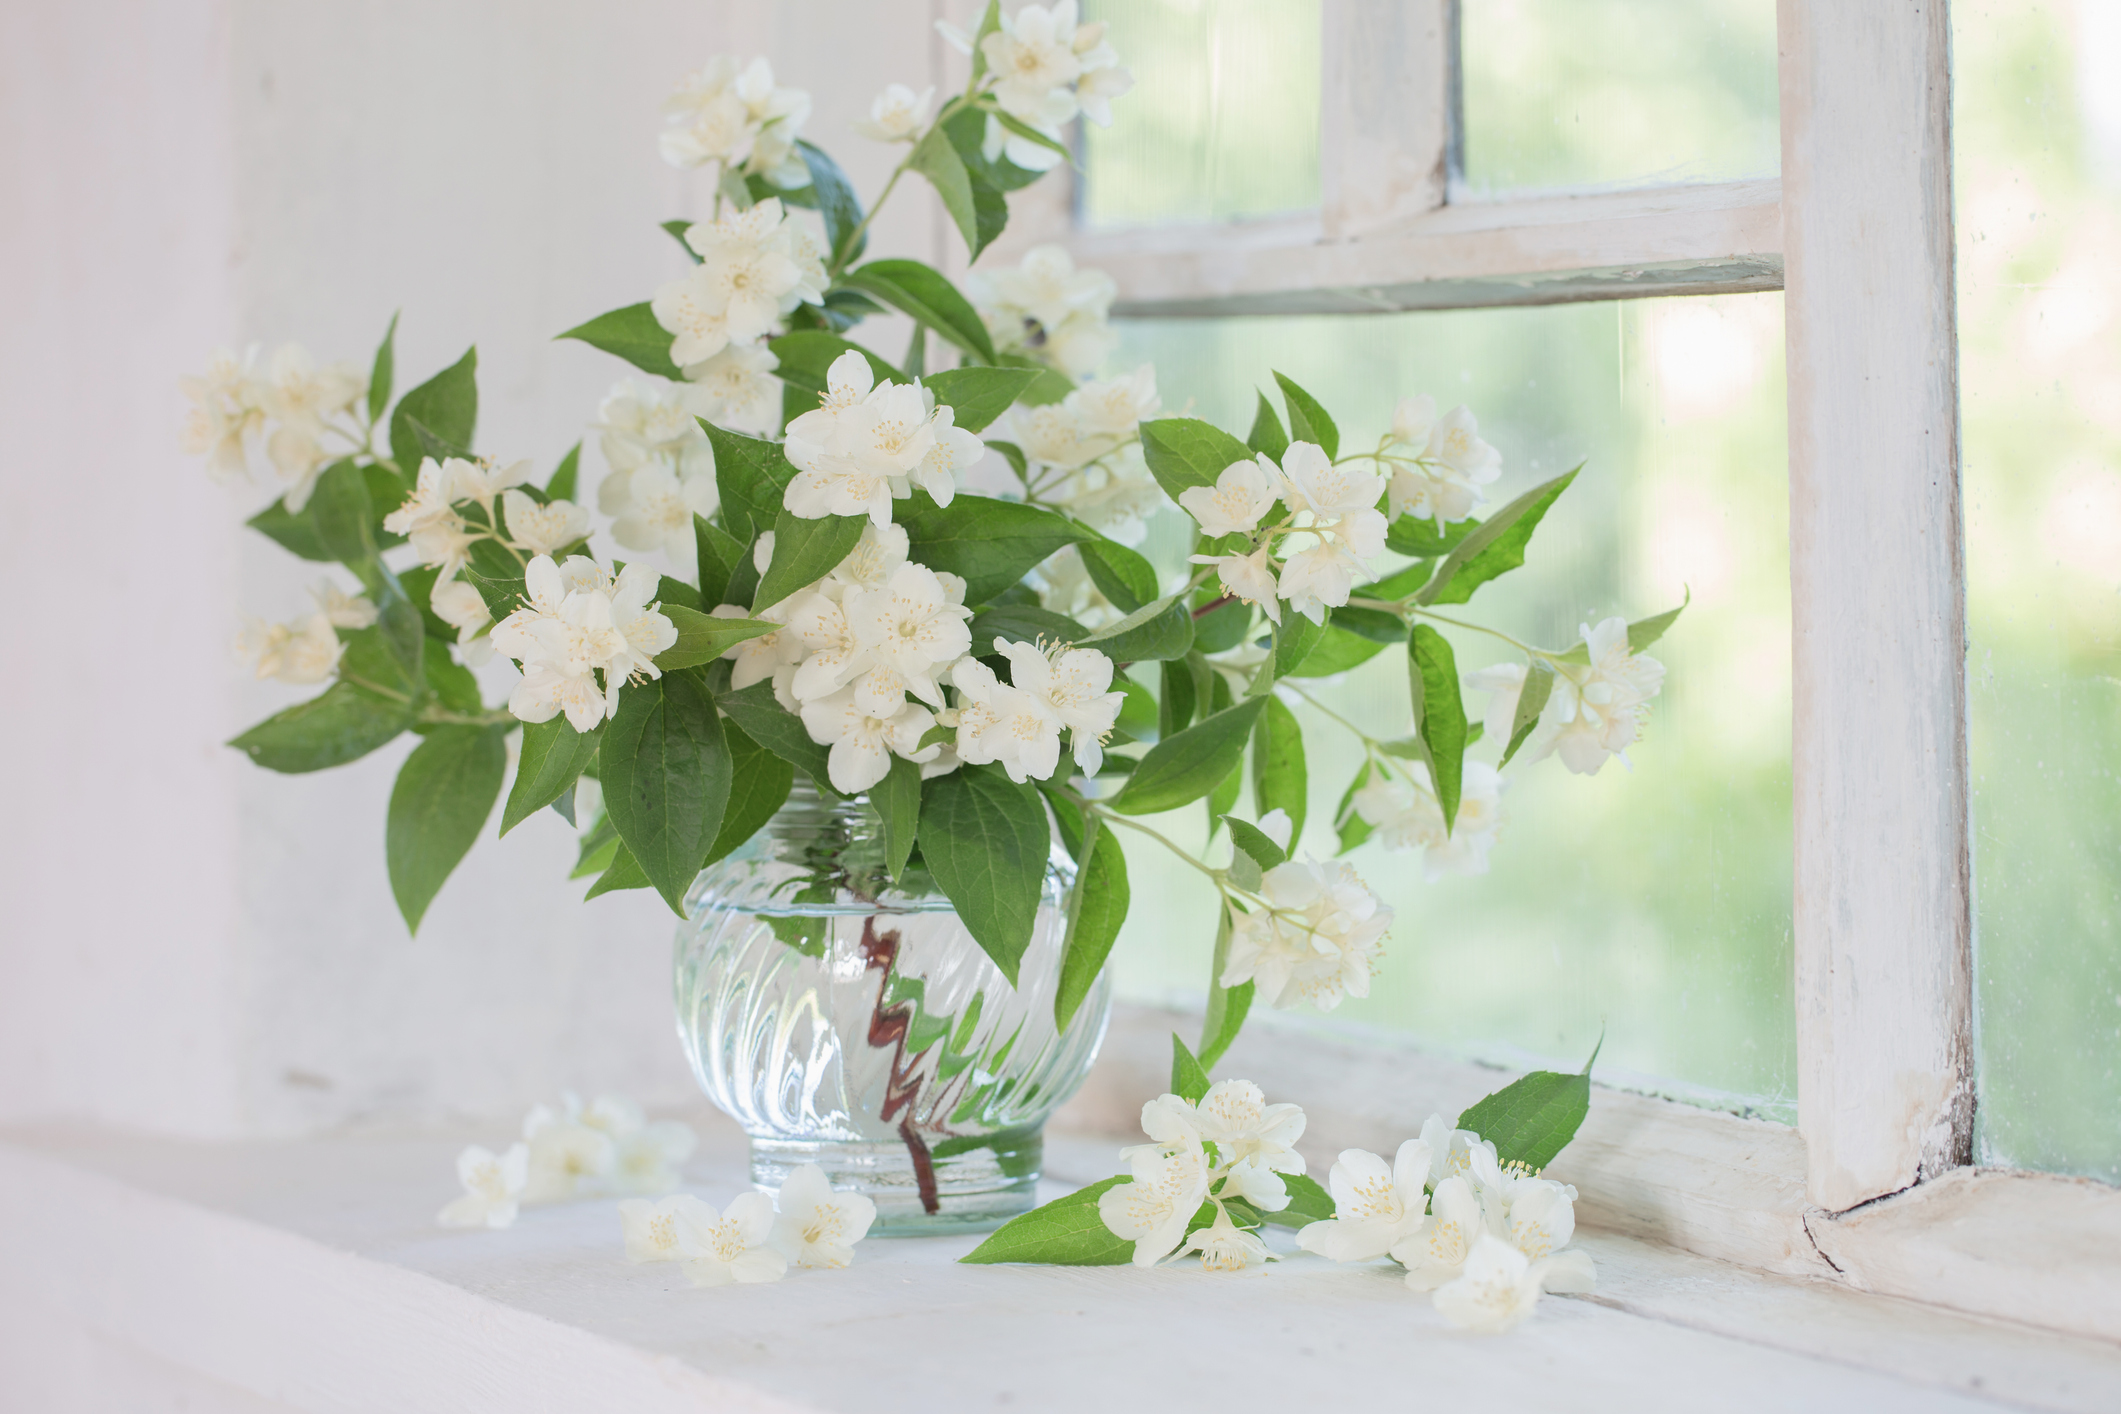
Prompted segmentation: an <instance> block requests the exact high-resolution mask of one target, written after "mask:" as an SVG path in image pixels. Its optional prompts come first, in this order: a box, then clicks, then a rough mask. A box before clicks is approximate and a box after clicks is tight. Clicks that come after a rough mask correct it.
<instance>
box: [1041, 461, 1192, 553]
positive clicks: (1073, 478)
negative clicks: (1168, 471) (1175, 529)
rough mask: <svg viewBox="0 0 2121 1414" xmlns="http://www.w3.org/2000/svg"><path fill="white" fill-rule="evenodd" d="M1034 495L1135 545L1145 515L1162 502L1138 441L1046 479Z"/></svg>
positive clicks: (1145, 524)
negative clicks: (1056, 476)
mask: <svg viewBox="0 0 2121 1414" xmlns="http://www.w3.org/2000/svg"><path fill="white" fill-rule="evenodd" d="M1039 499H1040V500H1042V501H1044V502H1046V503H1047V504H1049V505H1053V506H1059V507H1060V508H1062V509H1063V510H1065V511H1067V512H1068V514H1070V515H1072V516H1074V517H1075V518H1076V519H1077V520H1079V521H1082V522H1083V523H1084V524H1086V525H1091V526H1095V527H1096V528H1097V529H1098V530H1100V531H1103V532H1104V533H1105V534H1106V535H1107V536H1109V537H1111V538H1112V539H1114V540H1117V541H1118V542H1119V543H1120V544H1122V545H1139V544H1141V543H1142V540H1143V538H1144V537H1146V536H1147V534H1148V531H1149V527H1148V520H1149V517H1150V516H1151V515H1153V514H1155V513H1156V511H1157V509H1158V508H1159V507H1161V506H1163V505H1164V492H1163V488H1162V487H1160V486H1158V485H1157V484H1156V479H1155V478H1154V477H1153V476H1151V475H1150V474H1149V464H1148V463H1147V462H1145V461H1143V460H1142V452H1141V444H1140V443H1138V442H1129V443H1128V444H1126V445H1125V446H1123V447H1121V448H1119V449H1118V450H1117V451H1113V452H1108V453H1106V454H1105V455H1104V456H1101V457H1099V458H1098V459H1097V460H1096V461H1093V462H1091V463H1090V464H1089V465H1087V466H1084V467H1080V468H1078V469H1077V470H1076V471H1074V472H1073V473H1071V474H1069V475H1067V476H1065V477H1062V478H1061V479H1059V480H1048V481H1046V482H1045V483H1044V484H1043V485H1041V487H1040V488H1039Z"/></svg>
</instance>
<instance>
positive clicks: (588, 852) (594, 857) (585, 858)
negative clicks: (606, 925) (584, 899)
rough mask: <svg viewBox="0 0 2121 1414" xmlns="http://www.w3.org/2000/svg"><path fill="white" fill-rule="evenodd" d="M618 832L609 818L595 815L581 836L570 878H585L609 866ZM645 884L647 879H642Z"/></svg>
mask: <svg viewBox="0 0 2121 1414" xmlns="http://www.w3.org/2000/svg"><path fill="white" fill-rule="evenodd" d="M619 848H620V846H619V832H618V831H617V830H614V829H612V828H611V820H610V818H609V817H607V816H604V815H601V814H600V815H598V816H597V822H596V825H595V826H594V828H592V829H591V830H590V831H589V833H588V834H586V835H584V836H582V850H581V854H580V856H579V857H578V858H577V859H576V860H575V865H574V870H573V872H571V873H570V874H568V876H567V877H568V878H570V879H586V878H588V877H589V876H590V875H592V874H601V873H603V872H604V871H605V870H606V869H609V868H610V867H611V861H612V859H613V858H614V857H615V856H616V855H617V854H618V851H619ZM642 883H643V884H644V885H645V884H646V883H647V880H645V879H644V880H642Z"/></svg>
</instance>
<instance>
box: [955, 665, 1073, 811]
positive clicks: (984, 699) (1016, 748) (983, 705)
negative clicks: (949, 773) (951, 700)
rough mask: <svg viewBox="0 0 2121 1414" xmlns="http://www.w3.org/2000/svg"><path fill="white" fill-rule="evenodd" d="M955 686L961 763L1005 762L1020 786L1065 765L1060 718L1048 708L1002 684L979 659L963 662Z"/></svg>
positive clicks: (1010, 773) (1006, 768)
mask: <svg viewBox="0 0 2121 1414" xmlns="http://www.w3.org/2000/svg"><path fill="white" fill-rule="evenodd" d="M950 681H951V683H952V685H953V686H955V687H956V688H957V690H958V706H957V742H956V746H957V754H958V759H959V760H961V761H964V762H966V763H967V764H969V765H974V766H979V765H984V764H987V763H989V762H1000V763H1001V766H1002V769H1003V770H1005V771H1007V772H1008V773H1009V779H1010V780H1012V781H1015V782H1017V783H1018V784H1019V785H1021V784H1022V783H1023V782H1025V781H1029V780H1040V781H1043V780H1047V779H1049V778H1050V777H1051V776H1052V775H1053V771H1054V768H1055V767H1056V766H1058V765H1059V764H1060V737H1061V719H1060V717H1059V715H1058V714H1057V713H1056V712H1055V711H1054V710H1053V708H1052V707H1051V706H1050V705H1049V704H1047V703H1046V702H1044V701H1042V700H1041V699H1039V698H1038V697H1036V696H1034V695H1033V694H1031V693H1029V692H1025V691H1024V690H1022V689H1021V688H1017V687H1011V686H1008V685H1006V684H1004V683H1002V682H1000V681H999V680H998V679H996V677H995V676H994V674H993V672H991V671H990V670H989V669H988V667H987V665H986V664H984V663H982V662H980V661H979V659H977V658H969V657H968V658H966V659H965V660H964V661H963V662H960V663H959V664H958V665H957V666H956V667H955V668H954V669H952V670H951V674H950Z"/></svg>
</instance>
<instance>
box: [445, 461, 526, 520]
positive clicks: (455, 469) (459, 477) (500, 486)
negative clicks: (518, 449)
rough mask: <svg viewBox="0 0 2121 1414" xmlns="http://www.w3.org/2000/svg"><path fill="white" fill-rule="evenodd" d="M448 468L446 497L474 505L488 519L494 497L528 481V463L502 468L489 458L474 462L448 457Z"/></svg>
mask: <svg viewBox="0 0 2121 1414" xmlns="http://www.w3.org/2000/svg"><path fill="white" fill-rule="evenodd" d="M449 466H450V494H451V495H452V496H454V497H455V498H456V499H457V500H459V501H464V500H471V501H477V502H478V503H479V504H480V505H481V506H484V507H485V508H486V512H487V514H489V515H491V514H492V513H493V503H494V498H495V497H497V496H499V495H500V494H501V493H502V492H503V491H506V490H507V489H508V488H509V487H511V486H521V485H522V484H523V483H524V482H526V481H528V480H530V463H529V462H528V461H518V462H510V463H509V464H508V465H507V466H502V465H501V464H500V463H499V462H497V461H495V460H494V459H493V458H492V457H480V458H479V459H478V460H476V461H464V460H462V459H460V458H456V457H452V458H450V461H449Z"/></svg>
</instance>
